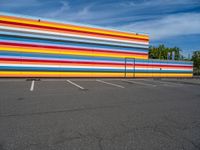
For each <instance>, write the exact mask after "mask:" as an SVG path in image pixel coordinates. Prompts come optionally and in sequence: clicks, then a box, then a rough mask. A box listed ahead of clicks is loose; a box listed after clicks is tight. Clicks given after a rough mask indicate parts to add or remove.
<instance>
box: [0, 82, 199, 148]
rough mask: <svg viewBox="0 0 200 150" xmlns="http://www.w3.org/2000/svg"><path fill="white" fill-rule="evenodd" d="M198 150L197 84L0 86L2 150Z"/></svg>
mask: <svg viewBox="0 0 200 150" xmlns="http://www.w3.org/2000/svg"><path fill="white" fill-rule="evenodd" d="M66 149H69V150H132V149H133V150H147V149H148V150H175V149H177V150H199V149H200V80H198V79H161V80H158V79H41V80H40V81H31V80H28V81H27V80H26V79H0V150H66Z"/></svg>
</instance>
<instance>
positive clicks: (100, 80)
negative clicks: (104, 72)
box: [96, 80, 125, 88]
mask: <svg viewBox="0 0 200 150" xmlns="http://www.w3.org/2000/svg"><path fill="white" fill-rule="evenodd" d="M96 81H97V82H101V83H105V84H108V85H112V86H116V87H119V88H125V87H123V86H121V85H118V84H114V83H110V82H105V81H103V80H96Z"/></svg>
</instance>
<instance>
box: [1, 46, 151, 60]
mask: <svg viewBox="0 0 200 150" xmlns="http://www.w3.org/2000/svg"><path fill="white" fill-rule="evenodd" d="M0 51H14V52H26V53H27V52H28V53H45V54H64V55H78V56H93V57H95V56H97V57H113V58H125V57H129V58H139V59H148V56H147V55H131V54H116V53H115V54H109V53H96V52H91V53H89V52H76V51H70V50H69V51H52V50H44V49H31V48H28V49H27V48H23V47H20V48H16V47H8V46H6V47H3V46H1V47H0Z"/></svg>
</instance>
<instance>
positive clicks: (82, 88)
mask: <svg viewBox="0 0 200 150" xmlns="http://www.w3.org/2000/svg"><path fill="white" fill-rule="evenodd" d="M67 82H69V83H71V84H72V85H74V86H76V87H78V88H80V89H81V90H84V87H82V86H80V85H78V84H76V83H74V82H72V81H70V80H67Z"/></svg>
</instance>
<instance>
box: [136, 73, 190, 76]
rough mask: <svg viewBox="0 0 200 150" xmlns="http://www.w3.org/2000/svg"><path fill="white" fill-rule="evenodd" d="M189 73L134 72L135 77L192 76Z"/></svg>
mask: <svg viewBox="0 0 200 150" xmlns="http://www.w3.org/2000/svg"><path fill="white" fill-rule="evenodd" d="M192 76H193V74H192V73H191V74H189V73H135V77H192Z"/></svg>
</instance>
